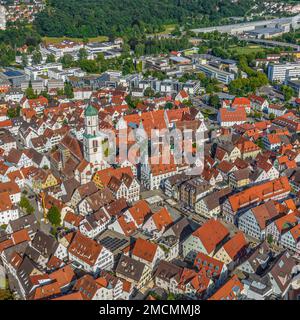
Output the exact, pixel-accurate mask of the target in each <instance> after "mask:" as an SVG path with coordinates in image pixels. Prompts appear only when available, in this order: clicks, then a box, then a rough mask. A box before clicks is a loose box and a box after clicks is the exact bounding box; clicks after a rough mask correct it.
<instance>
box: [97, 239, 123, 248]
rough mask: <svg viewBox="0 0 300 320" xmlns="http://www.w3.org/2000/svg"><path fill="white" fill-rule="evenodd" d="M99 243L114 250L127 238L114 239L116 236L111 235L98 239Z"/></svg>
mask: <svg viewBox="0 0 300 320" xmlns="http://www.w3.org/2000/svg"><path fill="white" fill-rule="evenodd" d="M100 243H101V244H102V245H103V246H105V247H106V248H108V249H110V250H115V249H117V248H119V247H121V246H123V245H124V244H126V243H127V240H125V239H116V238H112V237H109V236H108V237H105V238H103V239H101V240H100Z"/></svg>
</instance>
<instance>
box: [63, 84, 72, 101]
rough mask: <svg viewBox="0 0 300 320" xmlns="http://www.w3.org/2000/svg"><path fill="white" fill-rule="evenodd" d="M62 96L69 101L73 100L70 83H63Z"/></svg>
mask: <svg viewBox="0 0 300 320" xmlns="http://www.w3.org/2000/svg"><path fill="white" fill-rule="evenodd" d="M64 94H65V96H66V97H67V98H69V99H73V98H74V93H73V87H72V84H71V83H70V82H65V85H64Z"/></svg>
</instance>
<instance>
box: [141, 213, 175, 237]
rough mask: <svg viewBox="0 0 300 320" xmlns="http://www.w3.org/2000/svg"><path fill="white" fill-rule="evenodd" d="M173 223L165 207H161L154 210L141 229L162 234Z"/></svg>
mask: <svg viewBox="0 0 300 320" xmlns="http://www.w3.org/2000/svg"><path fill="white" fill-rule="evenodd" d="M171 223H173V219H172V217H171V215H170V213H169V211H168V209H167V208H161V209H160V210H159V211H157V212H155V213H154V214H153V215H152V216H151V217H150V218H149V219H148V220H147V221H146V222H145V223H144V225H143V230H145V231H147V232H148V233H157V234H162V233H163V232H164V231H165V229H166V228H167V227H168V226H169V225H170V224H171Z"/></svg>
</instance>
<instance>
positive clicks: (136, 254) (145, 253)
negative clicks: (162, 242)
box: [131, 238, 165, 270]
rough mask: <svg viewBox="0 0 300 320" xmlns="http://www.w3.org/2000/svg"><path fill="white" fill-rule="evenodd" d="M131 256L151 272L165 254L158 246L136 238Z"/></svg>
mask: <svg viewBox="0 0 300 320" xmlns="http://www.w3.org/2000/svg"><path fill="white" fill-rule="evenodd" d="M131 256H132V258H133V259H135V260H138V261H140V262H142V263H144V264H145V265H147V266H148V267H149V268H151V269H152V270H153V269H154V267H155V266H156V265H157V263H158V262H159V260H161V259H164V257H165V254H164V251H163V250H162V249H161V247H160V246H159V245H158V244H156V243H153V242H150V241H149V240H145V239H142V238H138V239H137V240H136V242H135V244H134V247H133V250H132V253H131Z"/></svg>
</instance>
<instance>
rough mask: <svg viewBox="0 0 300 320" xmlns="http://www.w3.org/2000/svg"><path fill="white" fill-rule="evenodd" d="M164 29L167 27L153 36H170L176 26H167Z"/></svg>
mask: <svg viewBox="0 0 300 320" xmlns="http://www.w3.org/2000/svg"><path fill="white" fill-rule="evenodd" d="M164 27H165V30H164V31H162V32H157V33H154V34H153V35H156V36H159V35H162V34H169V33H171V32H172V31H173V30H174V29H175V27H176V24H166V25H165V26H164Z"/></svg>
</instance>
